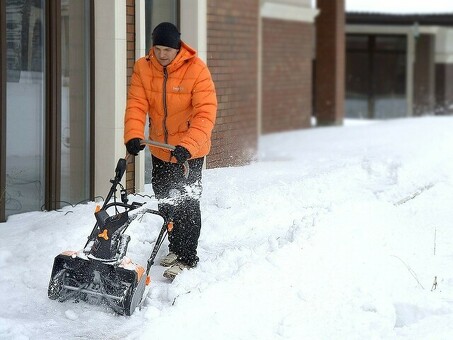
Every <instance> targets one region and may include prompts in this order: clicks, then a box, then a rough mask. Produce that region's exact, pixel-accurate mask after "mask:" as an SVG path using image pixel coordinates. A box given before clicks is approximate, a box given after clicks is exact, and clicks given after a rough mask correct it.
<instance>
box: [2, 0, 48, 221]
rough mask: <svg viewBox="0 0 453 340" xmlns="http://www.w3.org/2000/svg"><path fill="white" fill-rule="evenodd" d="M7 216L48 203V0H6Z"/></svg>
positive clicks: (36, 208) (37, 208)
mask: <svg viewBox="0 0 453 340" xmlns="http://www.w3.org/2000/svg"><path fill="white" fill-rule="evenodd" d="M6 23H7V28H6V39H7V53H6V54H7V82H6V98H7V105H6V140H7V143H6V195H5V197H6V200H5V210H6V216H9V215H12V214H17V213H21V212H26V211H33V210H40V208H41V206H42V205H43V203H44V88H45V77H44V41H45V35H44V32H45V30H44V0H42V1H38V0H34V1H27V0H7V1H6Z"/></svg>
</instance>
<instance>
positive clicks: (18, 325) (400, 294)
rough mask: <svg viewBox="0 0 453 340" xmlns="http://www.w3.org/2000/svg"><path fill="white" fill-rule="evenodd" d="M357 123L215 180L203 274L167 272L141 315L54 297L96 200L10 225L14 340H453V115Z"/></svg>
mask: <svg viewBox="0 0 453 340" xmlns="http://www.w3.org/2000/svg"><path fill="white" fill-rule="evenodd" d="M349 123H351V121H347V124H346V125H345V126H343V127H328V128H313V129H306V130H298V131H292V132H286V133H277V134H271V135H266V136H264V137H262V138H260V143H259V153H258V155H257V160H256V162H254V163H253V164H250V165H247V166H243V167H229V168H218V169H209V170H205V171H204V174H203V176H204V177H203V183H204V192H203V197H202V214H203V218H202V221H203V227H202V234H201V237H200V242H199V256H200V263H199V265H198V266H197V268H195V269H192V270H189V271H187V270H185V271H184V272H183V273H182V274H181V275H180V276H178V277H177V278H176V279H175V280H174V281H173V282H172V283H170V282H169V281H167V280H166V279H164V278H163V277H162V276H161V274H162V271H163V270H164V268H162V267H161V266H159V265H158V264H156V265H155V266H153V267H152V273H151V274H152V280H153V282H152V283H151V290H150V292H149V295H148V296H147V297H146V301H145V304H144V307H143V308H142V309H141V310H136V311H135V313H134V314H133V315H132V316H131V317H125V316H118V315H116V314H114V313H113V312H112V311H111V310H110V309H108V308H106V307H105V306H96V305H90V304H87V303H85V302H79V303H74V302H71V301H67V302H64V303H60V302H57V301H53V300H49V299H48V298H47V286H48V282H49V278H50V271H51V268H52V264H53V260H54V257H55V256H56V255H57V254H59V253H60V252H61V251H64V250H78V249H80V248H82V247H83V245H84V244H85V241H86V237H87V236H88V234H89V233H90V232H91V229H92V227H93V225H94V223H95V220H94V215H93V211H94V209H95V203H94V202H90V203H87V204H82V205H77V206H75V207H71V206H69V207H65V208H64V209H61V210H60V211H50V212H31V213H25V214H20V215H14V216H11V217H10V218H9V219H8V221H7V222H6V223H2V224H0V228H1V232H0V305H1V308H0V339H152V340H160V339H162V340H163V339H165V340H171V339H186V340H192V339H196V340H199V339H209V340H211V339H216V340H222V339H225V340H234V339H246V340H248V339H260V340H262V339H326V340H327V339H329V340H330V339H348V340H351V339H411V340H412V339H423V340H424V339H453V327H452V324H453V117H452V116H442V117H441V116H438V117H433V116H431V117H422V118H406V119H398V120H387V121H375V122H368V123H369V124H349ZM106 176H107V177H108V176H109V174H106ZM112 176H113V169H112ZM108 179H109V178H106V180H108ZM147 194H149V195H151V194H152V192H151V191H149V192H147ZM130 198H131V199H136V200H141V201H145V202H148V203H147V206H150V207H156V201H155V200H154V199H153V198H146V197H145V198H141V197H137V196H135V197H134V196H132V195H131V197H130ZM159 228H160V221H159V220H158V219H157V218H155V217H154V218H153V217H152V216H151V215H145V216H144V217H143V218H142V219H140V220H139V219H136V220H135V221H134V222H133V223H132V224H131V226H130V227H129V229H128V234H130V235H131V237H132V241H131V243H130V246H129V252H128V256H129V257H131V258H132V259H134V260H135V261H137V262H139V263H142V264H144V263H145V261H146V258H147V256H148V255H149V253H150V251H151V248H152V244H153V241H154V240H155V238H156V236H157V232H158V229H159ZM166 248H167V243H165V244H164V245H163V247H162V249H161V250H160V252H159V254H158V258H157V260H158V259H159V258H160V257H162V256H163V255H165V253H166V251H167V249H166ZM157 263H158V261H157ZM435 283H437V284H435Z"/></svg>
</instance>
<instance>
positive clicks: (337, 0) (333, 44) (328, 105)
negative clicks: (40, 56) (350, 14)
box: [314, 0, 346, 125]
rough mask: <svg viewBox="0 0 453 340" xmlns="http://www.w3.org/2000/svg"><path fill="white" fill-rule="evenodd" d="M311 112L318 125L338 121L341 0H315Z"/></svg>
mask: <svg viewBox="0 0 453 340" xmlns="http://www.w3.org/2000/svg"><path fill="white" fill-rule="evenodd" d="M316 4H317V6H318V8H319V9H320V14H319V16H318V17H317V18H316V70H315V100H314V102H315V108H314V110H315V115H316V118H317V124H318V125H340V124H342V123H343V118H344V97H345V58H346V56H345V12H344V8H345V1H344V0H317V2H316Z"/></svg>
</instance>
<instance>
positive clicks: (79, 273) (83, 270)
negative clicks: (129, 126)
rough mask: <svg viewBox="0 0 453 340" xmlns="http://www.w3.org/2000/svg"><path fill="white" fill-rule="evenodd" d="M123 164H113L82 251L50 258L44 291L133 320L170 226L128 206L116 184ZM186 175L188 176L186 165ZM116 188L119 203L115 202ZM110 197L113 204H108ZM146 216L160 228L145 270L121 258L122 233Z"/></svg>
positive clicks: (165, 219) (126, 238)
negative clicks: (107, 188) (108, 184)
mask: <svg viewBox="0 0 453 340" xmlns="http://www.w3.org/2000/svg"><path fill="white" fill-rule="evenodd" d="M142 144H150V145H153V146H156V147H160V148H165V149H169V150H173V149H174V146H172V145H168V144H162V143H157V142H153V141H149V140H143V141H142ZM128 156H129V155H127V156H126V159H127V157H128ZM126 159H124V158H120V159H119V160H118V163H117V166H116V169H115V178H113V179H111V180H110V182H111V183H112V186H111V188H110V191H109V193H108V195H107V198H106V199H105V201H104V204H103V206H102V208H99V207H97V208H96V212H95V214H94V215H95V217H96V224H95V226H94V228H93V230H92V232H91V234H90V236H89V237H88V241H87V243H86V244H85V247H84V248H83V249H82V250H80V251H65V252H63V253H61V254H59V255H57V256H56V257H55V260H54V264H53V268H52V274H51V278H50V282H49V288H48V297H49V298H50V299H52V300H58V301H60V302H63V301H66V300H68V299H74V300H76V301H79V300H82V301H86V302H88V303H95V304H105V305H108V306H110V307H111V308H112V309H113V310H114V311H115V312H116V313H118V314H121V315H132V313H133V312H134V310H135V308H136V307H137V306H138V305H139V304H140V303H141V300H142V299H143V297H144V294H143V293H144V291H145V287H146V286H148V285H149V284H150V282H151V279H150V276H149V272H150V268H151V266H152V265H153V264H154V259H155V257H156V255H157V252H158V251H159V248H160V246H161V245H162V243H163V241H164V240H165V237H166V236H167V233H168V231H170V230H171V228H172V227H173V222H172V220H171V218H168V217H167V216H164V215H163V214H161V213H160V212H159V211H157V210H152V209H143V208H141V207H142V205H143V203H137V202H133V203H131V204H129V203H128V198H127V193H126V190H125V189H124V188H123V186H122V185H121V183H120V181H121V178H122V177H123V174H124V172H125V171H126ZM185 169H186V175H188V169H189V168H188V164H187V163H186V164H185ZM118 186H120V187H121V191H120V192H121V202H118V201H117V199H116V192H117V187H118ZM112 197H113V202H111V203H109V201H110V200H111V199H112ZM146 213H150V214H155V215H158V216H160V217H162V219H163V225H162V227H161V229H160V232H159V235H158V237H157V239H156V242H155V244H154V247H153V250H152V252H151V255H150V257H149V258H148V261H147V266H146V269H145V268H144V267H142V266H141V265H138V264H136V263H134V262H132V261H131V260H130V259H129V258H128V257H127V256H126V252H127V247H128V244H129V241H130V236H129V235H126V234H124V232H125V231H126V229H127V227H128V226H129V225H130V223H131V222H132V221H133V220H134V219H135V218H137V217H138V216H142V215H143V214H146Z"/></svg>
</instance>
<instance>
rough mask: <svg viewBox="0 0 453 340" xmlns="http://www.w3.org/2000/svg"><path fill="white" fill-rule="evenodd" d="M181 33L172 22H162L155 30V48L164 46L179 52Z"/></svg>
mask: <svg viewBox="0 0 453 340" xmlns="http://www.w3.org/2000/svg"><path fill="white" fill-rule="evenodd" d="M180 36H181V33H179V31H178V29H177V28H176V26H175V25H173V24H172V23H170V22H162V23H160V24H159V25H157V26H156V27H155V28H154V31H153V46H155V45H162V46H167V47H171V48H174V49H177V50H179V48H180V47H181V39H180Z"/></svg>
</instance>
